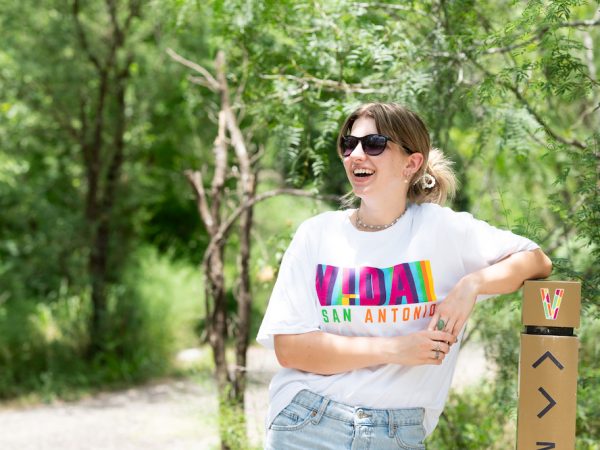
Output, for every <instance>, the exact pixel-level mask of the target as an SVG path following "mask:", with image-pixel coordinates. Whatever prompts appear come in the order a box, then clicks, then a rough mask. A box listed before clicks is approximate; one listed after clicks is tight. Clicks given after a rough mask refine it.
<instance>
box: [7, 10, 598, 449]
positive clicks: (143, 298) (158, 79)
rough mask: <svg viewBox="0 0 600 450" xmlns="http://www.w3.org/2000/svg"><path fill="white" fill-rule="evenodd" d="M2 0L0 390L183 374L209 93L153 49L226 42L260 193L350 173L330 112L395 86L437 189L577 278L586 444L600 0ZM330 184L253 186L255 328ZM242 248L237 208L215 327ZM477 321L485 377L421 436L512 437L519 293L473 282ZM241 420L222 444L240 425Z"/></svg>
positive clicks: (582, 440) (594, 390)
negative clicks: (423, 137) (487, 381)
mask: <svg viewBox="0 0 600 450" xmlns="http://www.w3.org/2000/svg"><path fill="white" fill-rule="evenodd" d="M0 7H1V9H2V15H1V16H0V39H1V40H2V43H3V45H2V48H1V49H0V143H1V144H0V399H10V398H15V397H17V396H27V395H33V396H35V397H36V398H42V399H47V400H50V399H53V398H55V397H62V398H71V397H73V396H77V395H79V393H81V392H84V391H87V390H89V389H96V388H103V387H107V386H120V385H124V384H130V383H137V382H141V381H142V380H145V379H148V378H150V377H156V376H161V375H164V374H172V373H180V371H181V369H179V368H177V367H176V365H175V364H174V355H175V352H176V351H177V350H180V349H182V348H186V347H192V346H198V345H201V344H202V343H203V341H204V340H205V338H206V332H205V329H206V327H205V324H206V320H207V319H206V317H205V313H206V303H205V298H204V294H205V292H204V289H205V286H204V279H203V278H202V276H201V274H200V272H199V267H200V263H201V261H202V256H203V252H204V251H205V249H206V247H207V245H208V240H209V237H208V236H209V234H208V233H207V232H206V230H205V228H204V227H203V226H202V225H201V221H200V219H199V217H198V212H197V207H196V204H195V198H194V193H193V191H192V190H191V189H190V186H189V185H188V183H187V181H186V178H185V177H184V175H183V172H184V170H187V169H194V170H199V171H201V172H203V173H204V175H205V179H206V180H210V175H212V173H213V172H214V168H215V164H214V158H213V151H212V150H213V145H214V140H215V137H216V136H217V122H218V120H217V116H218V113H219V104H220V103H219V102H220V99H219V95H218V94H217V93H215V92H213V91H212V90H210V89H208V88H207V87H206V85H203V84H202V83H198V73H197V72H194V71H193V70H192V69H189V68H188V67H184V66H182V65H181V64H179V63H177V62H175V61H174V60H173V59H172V58H171V57H169V56H168V53H167V49H169V48H170V49H173V50H174V51H176V52H177V53H178V54H180V55H182V56H184V57H185V58H187V59H188V60H190V61H193V62H195V63H197V64H200V65H202V66H203V67H205V68H207V69H208V70H209V71H210V72H211V73H215V71H214V69H215V67H214V61H215V56H216V53H217V51H218V50H222V51H223V52H224V54H225V58H226V61H227V80H228V83H229V85H230V87H231V91H232V92H230V95H231V98H232V103H233V109H234V112H235V114H236V115H237V119H238V122H239V126H240V129H241V131H242V132H243V134H244V137H245V139H246V141H247V146H248V151H249V153H250V154H251V155H252V157H253V158H254V160H255V164H256V168H257V174H258V180H259V184H258V192H263V191H265V190H267V189H271V188H276V187H282V186H288V187H289V186H293V187H298V188H302V189H305V190H310V191H313V192H320V193H323V194H335V195H340V194H343V193H345V191H346V189H347V186H346V183H345V179H344V174H343V171H342V170H341V168H340V166H339V165H338V161H337V156H336V151H335V138H336V133H337V130H338V127H339V125H340V122H341V120H342V119H343V117H344V115H345V114H346V113H347V112H348V111H349V110H350V109H352V108H353V107H354V106H355V105H356V104H358V103H362V102H365V101H369V100H385V101H388V100H393V101H398V102H401V103H404V104H407V105H408V106H410V107H412V108H413V109H415V110H417V111H418V112H420V113H421V114H422V115H423V117H424V118H425V119H426V122H427V123H428V125H429V128H430V130H431V134H432V140H433V142H434V145H436V146H438V147H440V148H442V149H443V150H444V152H446V153H447V154H448V155H449V156H450V158H451V159H453V160H454V161H455V168H456V170H457V173H458V176H459V179H460V181H461V189H460V192H459V195H458V197H457V198H456V199H455V200H454V203H453V205H452V206H453V207H455V208H456V209H460V210H468V211H471V212H472V213H473V214H475V215H476V216H477V217H479V218H481V219H484V220H487V221H489V222H490V223H492V224H494V225H497V226H502V227H505V228H510V229H513V230H515V231H516V232H518V233H520V234H523V235H526V236H529V237H531V238H533V239H535V240H536V241H537V242H538V243H539V244H540V245H541V246H542V247H543V248H544V249H545V250H546V251H547V252H548V254H549V255H550V256H551V257H552V259H553V261H554V264H555V271H554V275H553V277H554V278H556V279H575V280H581V281H582V283H583V291H584V293H583V311H582V326H581V329H580V332H579V334H580V336H581V340H582V347H581V353H580V360H581V364H580V368H581V371H580V380H579V405H578V422H577V427H578V449H592V448H594V445H597V444H596V442H597V441H598V439H599V437H600V408H599V407H598V404H600V397H599V395H600V394H599V393H600V384H599V383H600V381H599V380H600V372H599V371H598V368H597V363H596V361H597V360H598V356H600V355H599V353H600V347H599V346H598V343H597V340H595V339H594V336H596V335H597V333H598V331H600V330H599V328H600V266H599V265H598V261H599V260H600V234H599V233H600V231H599V230H600V196H599V189H600V188H599V186H600V185H599V181H598V179H599V174H600V163H599V161H600V159H599V155H600V134H599V133H598V129H600V114H599V113H598V111H599V109H598V105H599V102H600V86H599V82H598V70H599V69H600V67H599V60H600V58H599V52H600V49H599V48H598V44H597V43H598V42H600V39H599V28H600V20H599V14H598V3H597V2H594V1H591V0H588V1H584V0H530V1H525V0H523V1H517V0H514V1H513V0H511V1H508V0H503V1H499V2H475V1H473V0H459V1H453V2H447V1H443V0H432V1H412V2H388V1H383V2H355V1H349V0H327V1H316V0H306V1H304V0H302V1H299V0H298V1H296V0H282V1H267V0H228V1H221V0H207V1H202V2H199V1H197V0H168V1H156V0H134V1H131V2H113V1H110V0H90V1H86V2H79V1H77V0H71V1H69V2H64V1H58V0H51V1H47V2H43V4H40V3H39V2H33V1H31V0H23V1H20V2H10V1H3V0H0ZM205 84H206V83H205ZM230 150H231V149H230ZM228 162H230V163H232V162H233V151H232V152H231V156H230V157H229V161H228ZM238 173H239V170H238V168H237V167H234V166H232V165H230V166H229V167H228V170H227V174H226V181H225V186H224V189H225V190H226V191H227V192H228V193H229V194H231V195H230V197H228V199H229V200H228V202H229V203H226V204H225V206H226V207H225V211H227V212H230V211H232V210H233V209H235V207H236V206H237V204H236V201H237V202H238V203H239V198H237V197H236V195H235V193H236V192H237V189H238V182H239V177H236V175H237V174H238ZM204 187H205V188H206V189H207V190H210V186H208V185H207V186H204ZM336 207H337V205H334V204H329V205H328V204H326V203H317V202H315V201H314V200H307V199H298V198H290V197H276V198H273V199H270V200H266V201H265V202H263V203H259V204H258V205H257V206H256V207H255V208H254V214H255V227H254V229H253V231H252V235H251V236H252V245H253V247H252V258H251V266H250V272H251V275H252V280H251V283H252V293H253V303H252V316H251V321H250V322H251V332H250V334H251V336H254V334H255V332H256V329H257V327H258V324H259V323H260V319H261V315H262V312H263V311H264V307H265V304H266V302H267V298H268V293H269V291H270V289H271V286H272V281H273V276H274V274H275V273H276V267H277V265H278V262H279V260H280V258H281V255H282V252H283V250H284V249H285V247H286V245H287V242H288V241H289V238H290V236H291V234H292V233H293V230H294V229H295V226H297V224H298V223H299V221H301V220H302V219H304V218H305V217H308V216H310V215H312V214H314V213H316V212H318V211H321V210H323V209H327V208H336ZM239 251H240V238H239V235H238V234H237V233H236V232H235V231H234V232H233V233H232V234H231V235H230V236H229V238H228V241H227V245H226V247H225V252H224V254H225V285H226V292H227V299H228V304H227V308H228V322H227V329H228V336H230V337H231V336H233V335H234V334H233V333H235V332H236V324H237V322H236V320H237V318H236V317H235V314H234V313H233V312H234V311H236V306H235V300H236V295H237V292H238V291H237V290H236V289H237V287H236V286H237V284H236V283H237V281H238V272H237V271H238V269H237V266H236V257H237V255H238V254H239ZM208 306H209V309H210V306H211V305H210V304H209V305H208ZM471 327H472V329H473V330H474V333H475V334H474V336H475V337H474V338H477V339H480V340H481V341H482V342H483V343H484V345H485V346H486V349H487V352H488V356H489V357H490V358H492V359H493V360H494V361H495V363H496V365H497V367H498V375H497V379H496V381H495V383H493V384H492V385H487V386H474V387H473V388H472V389H471V390H469V391H468V392H466V393H465V394H461V395H460V396H455V397H452V398H451V399H450V402H449V404H448V408H447V409H446V411H445V414H444V417H443V419H442V421H441V422H440V428H439V429H438V430H439V431H438V432H437V433H436V434H435V435H434V436H432V438H431V441H430V442H431V446H432V448H436V449H453V448H460V449H466V448H473V449H476V448H477V449H480V448H507V446H508V444H506V443H507V442H511V437H512V435H513V433H514V423H515V415H516V413H515V405H516V375H517V374H516V371H517V350H516V349H517V347H518V345H517V343H518V335H519V329H520V325H519V305H518V296H509V297H506V298H503V299H498V300H495V301H492V302H489V303H486V304H484V305H481V307H480V308H479V309H478V311H477V313H476V316H475V317H474V319H473V320H472V322H471ZM206 365H208V363H207V364H206ZM205 369H206V368H205V366H203V368H202V369H200V372H202V373H204V372H205ZM186 373H189V372H186ZM232 414H234V413H233V412H232ZM230 422H231V421H230ZM235 422H237V421H235ZM241 422H243V421H241ZM236 433H237V432H233V431H232V432H231V436H233V437H235V441H236V442H238V444H235V443H232V447H235V446H236V445H237V446H243V445H244V444H242V443H243V442H244V439H243V436H242V435H238V434H236ZM457 442H460V443H461V444H460V446H459V447H457V444H456V443H457Z"/></svg>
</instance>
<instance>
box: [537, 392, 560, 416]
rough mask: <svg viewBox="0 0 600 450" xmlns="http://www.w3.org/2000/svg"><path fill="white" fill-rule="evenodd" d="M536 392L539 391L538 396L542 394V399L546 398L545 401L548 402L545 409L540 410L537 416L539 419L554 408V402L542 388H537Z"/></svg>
mask: <svg viewBox="0 0 600 450" xmlns="http://www.w3.org/2000/svg"><path fill="white" fill-rule="evenodd" d="M538 391H540V394H542V395H543V396H544V397H546V400H548V405H546V407H545V408H544V409H542V410H541V411H540V412H539V413H538V415H537V416H538V417H539V418H540V419H541V418H542V417H544V416H545V415H546V413H547V412H548V411H550V410H551V409H552V408H554V406H555V405H556V401H555V400H554V399H553V398H552V397H550V394H548V393H547V392H546V390H545V389H544V388H543V387H540V388H538Z"/></svg>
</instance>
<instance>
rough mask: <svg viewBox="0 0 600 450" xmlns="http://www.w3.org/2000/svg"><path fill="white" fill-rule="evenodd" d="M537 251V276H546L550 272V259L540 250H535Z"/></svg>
mask: <svg viewBox="0 0 600 450" xmlns="http://www.w3.org/2000/svg"><path fill="white" fill-rule="evenodd" d="M537 252H538V258H539V262H538V273H537V275H538V278H548V277H549V276H550V274H551V273H552V260H551V259H550V258H549V257H548V256H547V255H546V254H545V253H544V252H543V251H542V250H539V249H538V250H537Z"/></svg>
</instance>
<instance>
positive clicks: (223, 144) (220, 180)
mask: <svg viewBox="0 0 600 450" xmlns="http://www.w3.org/2000/svg"><path fill="white" fill-rule="evenodd" d="M226 128H227V116H226V114H225V111H223V110H221V111H219V128H218V130H219V131H218V133H217V137H216V138H215V143H214V146H213V153H214V155H215V172H214V174H213V179H212V185H211V190H210V197H211V200H212V204H211V211H212V217H213V219H214V221H215V224H216V222H217V221H218V220H219V210H220V209H221V197H222V196H221V193H222V192H223V187H224V186H225V176H226V173H227V139H226V138H225V130H226ZM214 226H216V225H214Z"/></svg>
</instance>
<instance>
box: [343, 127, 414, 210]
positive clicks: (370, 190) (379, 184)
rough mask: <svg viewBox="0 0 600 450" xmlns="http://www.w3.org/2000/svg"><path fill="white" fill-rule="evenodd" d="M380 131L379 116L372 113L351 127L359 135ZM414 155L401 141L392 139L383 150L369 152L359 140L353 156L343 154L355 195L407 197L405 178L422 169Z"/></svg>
mask: <svg viewBox="0 0 600 450" xmlns="http://www.w3.org/2000/svg"><path fill="white" fill-rule="evenodd" d="M377 133H378V131H377V127H376V126H375V120H374V119H373V118H371V117H359V118H358V119H357V120H356V121H355V122H354V124H353V125H352V130H350V134H351V135H352V136H356V137H362V136H366V135H368V134H377ZM414 155H415V154H413V155H410V156H409V155H407V154H406V153H405V152H404V151H403V150H402V149H401V148H400V147H399V146H398V144H395V143H393V142H391V141H388V143H387V147H386V149H385V150H384V151H383V153H381V154H379V155H377V156H369V155H367V154H366V153H364V151H363V148H362V144H361V143H360V142H359V143H358V145H357V147H356V148H355V149H354V151H353V152H352V153H351V154H350V156H347V157H343V162H344V168H345V170H346V176H347V177H348V180H349V181H350V184H351V185H352V189H353V191H354V195H356V196H357V197H359V198H361V199H363V200H366V199H373V200H377V201H382V200H383V201H387V200H390V201H393V202H397V201H398V199H400V198H406V193H407V191H408V183H406V182H405V179H406V178H407V176H408V177H410V175H411V174H412V173H414V172H415V171H416V170H417V169H418V167H416V168H414V161H413V160H414V159H415V158H412V156H414ZM416 159H419V158H418V157H417V158H416Z"/></svg>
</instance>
